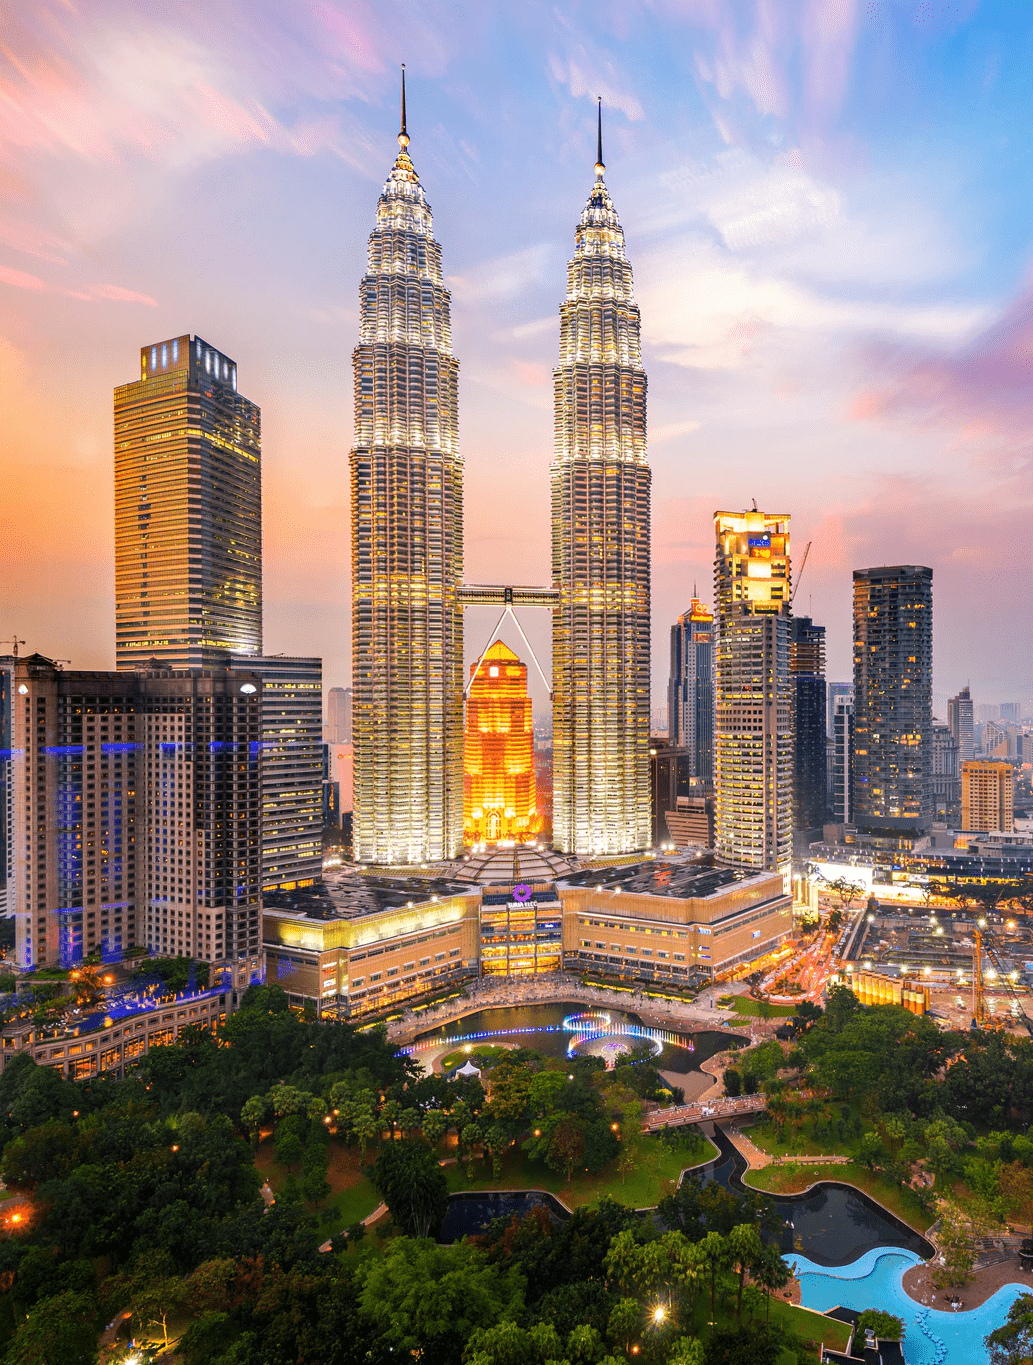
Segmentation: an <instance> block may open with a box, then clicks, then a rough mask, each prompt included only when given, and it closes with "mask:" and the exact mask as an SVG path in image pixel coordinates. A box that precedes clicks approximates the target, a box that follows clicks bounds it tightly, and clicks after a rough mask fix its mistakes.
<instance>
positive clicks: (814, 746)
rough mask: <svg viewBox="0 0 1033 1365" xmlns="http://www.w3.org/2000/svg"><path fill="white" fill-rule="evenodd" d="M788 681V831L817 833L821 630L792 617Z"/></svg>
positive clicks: (822, 805) (822, 770)
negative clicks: (790, 689)
mask: <svg viewBox="0 0 1033 1365" xmlns="http://www.w3.org/2000/svg"><path fill="white" fill-rule="evenodd" d="M789 671H790V673H791V674H792V678H793V709H794V720H793V725H794V732H795V739H794V746H793V751H794V759H793V764H794V766H793V827H794V828H795V829H797V830H800V831H801V832H805V831H808V830H818V829H820V828H821V826H822V825H823V824H824V823H825V817H826V815H827V814H828V767H827V755H826V747H827V734H826V727H827V718H826V715H825V627H824V626H816V625H815V624H814V622H813V621H812V620H811V618H810V617H809V616H794V617H793V619H792V621H791V622H790V629H789Z"/></svg>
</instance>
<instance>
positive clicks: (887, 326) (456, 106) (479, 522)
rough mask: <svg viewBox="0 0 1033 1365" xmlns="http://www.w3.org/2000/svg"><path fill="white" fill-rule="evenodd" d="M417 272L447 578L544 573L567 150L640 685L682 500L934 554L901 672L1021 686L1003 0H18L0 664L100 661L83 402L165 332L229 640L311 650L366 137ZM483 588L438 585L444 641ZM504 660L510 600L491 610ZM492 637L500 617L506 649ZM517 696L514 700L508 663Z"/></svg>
mask: <svg viewBox="0 0 1033 1365" xmlns="http://www.w3.org/2000/svg"><path fill="white" fill-rule="evenodd" d="M402 62H405V63H406V71H407V81H408V115H409V118H408V126H409V132H410V135H411V138H412V142H411V146H410V148H409V150H410V153H411V155H412V157H413V160H414V162H415V165H416V168H417V170H418V172H419V174H420V177H421V180H422V181H423V184H424V186H425V188H426V191H427V195H428V198H429V200H430V203H431V205H432V207H433V210H434V221H435V235H436V236H437V238H438V240H439V241H440V242H441V244H442V250H443V258H444V269H445V274H446V277H447V283H448V286H449V288H450V290H451V293H452V323H453V341H454V346H455V352H456V355H457V356H458V358H459V361H460V431H461V448H462V453H463V456H464V459H465V472H466V485H465V486H466V578H467V581H470V582H495V583H503V582H509V583H512V582H516V583H545V582H548V581H549V576H550V568H549V461H550V458H551V453H552V381H551V370H552V367H553V365H554V363H555V360H556V352H557V346H558V336H559V324H558V309H559V305H560V302H561V300H562V297H563V292H564V288H565V263H566V260H567V259H568V257H569V256H570V254H571V252H572V249H573V240H574V227H575V224H576V222H577V219H578V215H579V214H580V211H581V209H582V207H583V205H584V202H585V200H586V198H587V195H588V192H589V190H590V188H591V185H592V182H593V178H594V177H593V172H592V166H593V163H594V160H595V126H594V125H595V100H596V97H597V96H601V97H602V101H603V111H604V113H603V117H604V130H605V160H606V166H607V170H606V180H607V185H608V187H609V189H610V192H611V194H612V196H613V199H614V202H615V205H616V207H617V210H618V212H619V214H620V216H621V219H622V222H623V225H624V230H625V234H626V238H627V244H628V251H629V256H630V259H631V262H632V265H633V269H634V274H635V284H636V294H637V298H638V302H639V304H640V307H641V311H642V334H643V350H644V363H645V366H646V370H647V374H648V379H649V433H650V440H649V451H650V454H649V458H650V463H651V466H652V470H653V596H652V603H653V607H652V611H653V705H654V708H658V707H660V706H662V705H663V704H664V703H665V700H666V675H667V668H668V636H669V628H670V625H671V624H672V623H673V621H674V620H675V618H676V617H677V615H678V613H679V612H681V611H683V610H685V608H686V607H687V606H688V603H689V600H690V598H691V596H692V591H693V585H694V584H698V587H699V591H700V595H701V596H702V597H704V598H707V597H708V596H709V588H710V583H711V581H712V562H713V543H714V542H713V519H712V518H713V513H714V511H715V510H717V509H722V510H740V509H742V508H745V507H748V506H750V504H751V502H752V500H753V499H756V501H757V505H758V506H759V507H761V508H762V509H766V510H770V511H776V512H783V513H785V512H788V513H790V514H791V516H792V534H793V545H794V557H795V561H796V572H797V574H798V573H799V566H800V561H801V559H802V553H803V548H804V546H805V545H807V544H808V542H809V543H810V546H811V548H810V554H809V558H808V560H807V564H806V569H805V571H804V573H803V575H802V577H800V578H799V579H798V584H799V586H798V592H797V598H796V605H795V610H796V611H797V613H802V614H810V615H812V616H813V617H814V619H815V620H816V621H818V622H819V623H821V624H824V625H825V626H826V627H827V631H828V637H827V638H828V668H827V673H828V677H829V678H830V679H846V678H849V676H850V635H851V571H852V570H853V569H855V568H863V567H869V566H871V565H876V564H897V563H911V564H923V565H930V566H931V567H932V568H933V571H934V700H935V709H936V711H937V713H938V714H940V715H944V714H945V698H946V697H947V696H948V695H950V694H953V693H954V692H955V691H957V689H958V688H959V687H960V686H962V685H963V684H964V683H966V682H969V683H970V684H971V686H972V691H973V697H974V699H975V701H976V702H977V703H979V702H990V703H994V702H998V701H1011V700H1021V701H1023V702H1024V703H1025V704H1026V707H1027V709H1033V708H1031V703H1033V685H1031V659H1033V606H1031V603H1033V591H1031V590H1033V570H1031V556H1030V549H1029V545H1030V528H1031V512H1033V477H1031V460H1030V442H1031V430H1033V420H1031V419H1033V389H1031V364H1033V275H1031V269H1030V266H1031V254H1033V253H1031V242H1033V145H1031V144H1033V139H1031V136H1030V132H1031V128H1033V118H1031V114H1033V82H1031V81H1030V77H1029V73H1030V71H1031V70H1033V8H1031V7H1029V6H1026V5H1019V4H1014V3H1010V2H1007V3H998V4H991V3H984V4H979V3H975V2H974V0H967V2H966V0H959V2H958V3H953V4H938V3H911V2H909V0H897V2H896V3H879V2H878V0H871V2H870V3H862V2H861V0H794V2H793V3H791V4H785V3H783V0H734V2H733V0H728V3H723V2H722V0H621V2H620V3H616V2H615V0H594V2H591V3H571V2H570V0H560V3H554V4H546V3H541V2H540V0H523V3H520V4H517V3H494V4H493V3H490V0H478V3H476V4H471V5H467V4H456V3H451V4H449V3H442V2H441V0H421V2H420V3H418V4H417V3H416V2H415V0H369V2H368V3H367V2H366V0H354V2H353V0H293V3H282V4H276V3H272V0H206V3H204V4H200V3H196V2H194V0H160V2H159V0H134V3H131V4H130V3H116V2H115V0H35V3H34V4H32V5H21V6H15V7H13V8H12V9H9V10H8V11H7V16H6V17H5V20H4V40H3V45H2V48H0V650H2V649H4V643H3V638H4V637H6V638H7V639H8V640H9V639H10V638H11V637H14V636H18V637H20V638H22V639H24V640H26V641H27V642H28V643H27V648H28V649H30V650H32V649H38V650H40V651H41V652H43V653H45V654H47V655H49V656H50V657H52V658H61V659H65V658H67V659H70V660H71V662H72V665H73V666H74V667H112V666H113V660H114V643H113V642H114V625H113V620H114V605H113V493H112V418H111V404H112V389H113V388H114V386H115V385H116V384H119V383H125V382H127V381H129V380H132V379H135V378H136V377H137V374H138V364H139V361H138V356H139V348H140V346H142V345H145V344H148V343H150V342H152V341H157V340H161V339H163V338H166V337H171V336H177V335H181V334H183V333H185V332H189V333H191V334H198V335H200V336H202V337H204V338H205V339H206V340H207V341H209V342H210V343H212V344H213V345H215V346H217V347H218V348H219V349H220V350H222V351H223V352H224V353H225V354H228V355H229V356H231V357H232V358H233V359H234V360H235V361H236V362H237V364H238V375H239V386H240V389H241V391H242V392H243V393H244V394H246V395H247V396H248V397H249V398H252V399H253V400H255V401H256V402H258V403H259V404H260V405H261V408H262V417H263V478H264V555H265V574H264V588H265V647H266V650H267V651H268V652H281V651H282V652H287V653H297V654H319V655H322V657H323V658H324V661H325V663H324V682H325V685H326V686H329V685H333V684H347V683H348V681H349V672H350V619H349V598H350V587H349V510H348V452H349V447H350V442H351V434H352V374H351V352H352V348H353V346H354V344H355V341H356V333H357V325H358V285H359V280H360V278H361V276H362V274H363V271H364V269H365V262H366V243H367V238H368V234H369V232H370V230H371V228H372V226H373V217H374V210H375V205H376V199H377V196H378V194H379V192H380V187H381V185H382V182H383V180H384V178H385V176H386V174H387V172H388V170H389V168H390V165H391V163H392V160H393V157H394V155H395V152H396V150H397V148H396V143H395V134H396V133H397V105H398V73H399V65H400V63H402ZM493 620H494V618H493V615H492V614H491V613H484V612H473V611H469V612H467V623H466V637H467V655H468V657H469V658H470V659H473V658H476V656H477V654H478V653H479V652H480V650H481V648H482V647H483V645H484V644H485V643H486V642H487V634H488V632H489V630H490V628H491V626H492V624H493ZM523 624H524V626H525V629H526V630H527V633H528V635H529V636H530V638H531V640H532V642H533V643H534V645H535V648H536V650H537V651H538V652H539V655H540V657H541V658H542V661H543V662H544V663H545V667H546V671H547V670H548V628H547V622H546V621H545V620H544V619H543V616H542V614H538V615H537V617H532V616H531V615H530V614H529V615H528V617H527V618H526V619H525V620H524V622H523ZM509 642H510V643H511V644H514V645H515V646H518V647H519V642H518V641H515V640H510V641H509ZM538 691H539V694H540V692H541V688H540V686H539V687H538Z"/></svg>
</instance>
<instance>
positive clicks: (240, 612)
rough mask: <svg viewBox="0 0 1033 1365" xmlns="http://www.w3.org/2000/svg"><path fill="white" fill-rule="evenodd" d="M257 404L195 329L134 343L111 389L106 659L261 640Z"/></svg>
mask: <svg viewBox="0 0 1033 1365" xmlns="http://www.w3.org/2000/svg"><path fill="white" fill-rule="evenodd" d="M261 441H262V431H261V414H260V412H259V409H258V407H257V405H256V404H254V403H252V402H250V401H249V400H248V399H246V398H244V397H243V396H242V395H241V394H240V393H239V392H238V391H237V366H236V364H235V362H234V361H232V360H230V359H229V357H228V356H225V355H223V354H222V352H221V351H217V350H216V349H215V348H214V347H213V346H210V345H209V344H208V343H207V342H206V341H202V340H201V338H200V337H191V336H181V337H173V338H172V339H171V340H168V341H162V342H158V343H156V344H154V345H151V346H144V347H142V349H141V351H140V378H139V379H138V380H135V381H134V382H133V383H131V384H123V385H121V386H120V387H119V388H117V389H116V390H115V664H116V667H117V668H126V669H133V668H136V667H137V666H138V665H139V664H140V663H141V662H143V663H146V662H147V661H148V660H150V659H157V660H158V661H159V662H160V663H162V664H164V665H165V666H166V667H169V668H180V669H182V668H206V667H209V666H212V665H216V666H217V665H218V664H219V663H220V662H223V663H224V662H225V655H226V654H227V653H233V652H236V653H241V654H260V653H261V651H262V465H261Z"/></svg>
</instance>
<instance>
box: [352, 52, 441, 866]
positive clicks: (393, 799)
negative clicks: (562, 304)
mask: <svg viewBox="0 0 1033 1365" xmlns="http://www.w3.org/2000/svg"><path fill="white" fill-rule="evenodd" d="M408 141H409V134H408V132H407V131H406V123H405V86H404V71H403V86H402V119H401V131H400V132H399V134H398V142H399V152H398V155H397V156H396V158H395V162H394V165H393V166H392V168H391V171H390V173H389V175H388V178H387V181H386V183H385V185H384V191H383V193H382V194H381V196H380V199H379V201H378V203H377V218H376V224H375V226H374V228H373V232H372V233H371V234H370V239H369V267H368V270H367V272H366V275H365V277H364V279H363V281H362V284H361V286H360V293H359V298H360V312H359V344H358V345H357V346H356V348H355V351H354V354H353V366H354V376H355V445H354V447H353V449H352V453H351V476H352V685H353V689H354V695H353V703H352V705H353V712H352V727H353V736H354V739H353V742H354V746H355V759H354V761H355V768H354V782H355V788H354V800H355V809H354V815H353V841H354V848H355V857H356V859H357V860H359V861H360V862H364V863H393V864H398V863H410V864H411V863H424V862H433V861H438V860H440V859H447V858H453V857H454V856H455V855H456V853H457V852H458V850H459V845H460V843H461V842H462V835H463V624H462V611H461V609H460V608H459V607H458V605H457V603H456V588H457V585H458V584H459V583H460V582H461V581H462V576H463V465H462V460H461V458H460V455H459V433H458V417H457V402H456V385H457V379H458V369H459V366H458V364H457V362H456V359H455V357H454V356H453V354H452V332H451V322H450V317H449V310H450V299H449V294H448V290H447V289H446V288H445V286H444V282H443V278H442V269H441V247H440V246H439V245H438V243H437V242H436V241H435V240H434V227H433V221H432V218H431V211H430V205H429V204H428V203H427V197H426V195H425V194H424V190H423V186H422V185H421V184H420V178H419V176H418V175H417V174H416V168H415V167H414V166H413V164H412V161H411V160H410V158H409V153H408V151H407V150H406V144H407V143H408Z"/></svg>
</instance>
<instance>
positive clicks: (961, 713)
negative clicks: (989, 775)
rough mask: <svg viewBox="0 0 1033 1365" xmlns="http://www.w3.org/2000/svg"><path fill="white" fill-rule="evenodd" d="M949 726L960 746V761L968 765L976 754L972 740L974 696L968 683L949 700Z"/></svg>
mask: <svg viewBox="0 0 1033 1365" xmlns="http://www.w3.org/2000/svg"><path fill="white" fill-rule="evenodd" d="M947 726H948V728H949V729H950V732H951V734H952V735H953V736H954V742H955V744H957V746H958V761H959V762H961V763H966V762H967V761H968V760H969V759H970V758H971V757H972V756H973V754H974V753H975V746H974V744H973V740H972V694H971V692H970V691H969V689H968V684H967V683H966V684H965V686H964V687H963V688H962V689H961V691H960V692H959V693H958V695H957V696H956V697H949V698H948V699H947Z"/></svg>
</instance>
